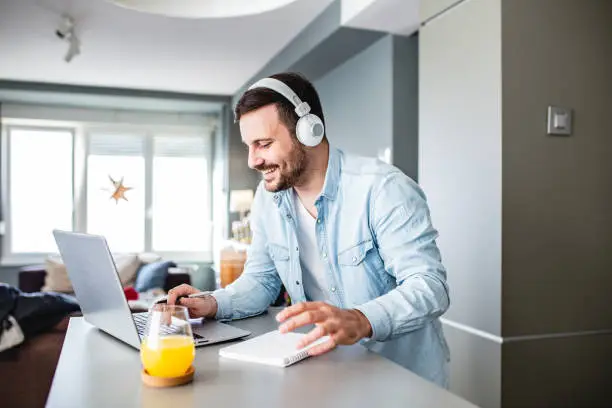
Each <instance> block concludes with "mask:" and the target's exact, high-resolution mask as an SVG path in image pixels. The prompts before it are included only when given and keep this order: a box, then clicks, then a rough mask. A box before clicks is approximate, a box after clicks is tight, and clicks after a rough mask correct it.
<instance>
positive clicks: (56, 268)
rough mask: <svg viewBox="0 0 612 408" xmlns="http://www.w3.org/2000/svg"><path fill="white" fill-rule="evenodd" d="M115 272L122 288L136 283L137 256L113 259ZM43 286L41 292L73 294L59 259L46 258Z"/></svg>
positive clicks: (138, 261)
mask: <svg viewBox="0 0 612 408" xmlns="http://www.w3.org/2000/svg"><path fill="white" fill-rule="evenodd" d="M114 259H115V265H116V266H117V272H118V273H119V279H120V280H121V285H122V286H127V285H131V284H133V283H134V282H135V281H136V274H137V273H138V268H139V267H140V265H142V262H141V261H140V258H139V257H138V255H135V254H134V255H131V254H130V255H118V256H116V257H114ZM45 270H46V271H47V275H46V276H45V286H43V288H42V290H43V291H46V292H49V291H51V292H61V293H73V292H74V289H73V288H72V284H71V283H70V279H69V278H68V272H67V271H66V266H65V265H64V263H63V262H62V260H61V259H60V258H51V257H50V258H47V259H46V260H45Z"/></svg>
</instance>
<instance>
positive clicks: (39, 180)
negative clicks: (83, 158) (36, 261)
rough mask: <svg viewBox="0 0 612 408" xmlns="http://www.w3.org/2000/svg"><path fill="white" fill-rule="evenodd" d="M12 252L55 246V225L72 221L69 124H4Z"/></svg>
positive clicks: (69, 224)
mask: <svg viewBox="0 0 612 408" xmlns="http://www.w3.org/2000/svg"><path fill="white" fill-rule="evenodd" d="M7 133H8V144H7V150H8V152H7V153H8V155H7V156H5V157H6V160H4V161H6V162H8V163H7V164H8V168H9V169H10V170H9V177H5V178H4V180H7V181H8V186H7V187H8V188H7V189H6V191H7V193H8V198H9V200H8V206H7V208H5V211H6V212H8V213H9V214H10V218H9V219H8V220H7V229H9V230H10V231H11V232H12V234H10V235H8V236H5V237H4V241H5V245H6V247H8V250H9V252H10V253H14V254H28V253H37V252H54V249H55V247H56V246H55V242H54V240H53V236H52V235H51V234H50V231H51V230H52V229H53V228H64V229H70V228H71V227H72V210H73V207H72V150H73V134H72V131H71V130H68V129H45V128H38V129H37V128H20V127H11V128H9V129H8V132H7Z"/></svg>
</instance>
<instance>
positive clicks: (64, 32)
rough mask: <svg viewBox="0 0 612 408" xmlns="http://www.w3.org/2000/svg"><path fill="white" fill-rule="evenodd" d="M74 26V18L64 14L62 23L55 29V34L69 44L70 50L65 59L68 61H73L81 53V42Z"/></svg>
mask: <svg viewBox="0 0 612 408" xmlns="http://www.w3.org/2000/svg"><path fill="white" fill-rule="evenodd" d="M74 27H75V24H74V19H73V18H72V17H70V16H68V15H64V16H63V17H62V21H61V22H60V25H59V26H58V27H57V28H56V29H55V35H57V37H58V38H60V39H62V40H64V41H66V42H67V43H68V44H69V45H68V51H67V52H66V55H65V56H64V61H66V62H70V61H72V59H73V58H74V57H75V56H77V55H79V54H80V53H81V42H80V41H79V39H78V37H77V36H76V34H75V32H74Z"/></svg>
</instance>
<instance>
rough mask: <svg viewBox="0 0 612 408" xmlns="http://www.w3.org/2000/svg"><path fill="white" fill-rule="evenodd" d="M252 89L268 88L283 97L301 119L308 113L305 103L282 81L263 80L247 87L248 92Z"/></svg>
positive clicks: (307, 106) (308, 108) (308, 109)
mask: <svg viewBox="0 0 612 408" xmlns="http://www.w3.org/2000/svg"><path fill="white" fill-rule="evenodd" d="M254 88H268V89H271V90H273V91H275V92H278V93H279V94H281V95H283V96H284V97H285V98H286V99H287V100H288V101H289V102H291V103H292V104H293V106H295V113H297V115H298V116H299V117H300V118H301V117H302V116H304V115H306V114H307V113H308V112H310V106H309V105H308V103H306V102H302V100H301V99H300V97H299V96H297V94H296V93H295V92H293V89H291V88H289V86H287V84H285V83H284V82H283V81H279V80H278V79H274V78H263V79H260V80H259V81H257V82H255V83H254V84H253V85H251V86H250V87H249V91H250V90H251V89H254Z"/></svg>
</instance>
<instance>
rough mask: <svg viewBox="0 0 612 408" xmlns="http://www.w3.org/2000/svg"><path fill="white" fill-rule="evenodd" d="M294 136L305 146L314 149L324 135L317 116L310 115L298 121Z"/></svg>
mask: <svg viewBox="0 0 612 408" xmlns="http://www.w3.org/2000/svg"><path fill="white" fill-rule="evenodd" d="M295 134H296V136H297V138H298V140H299V141H300V143H302V144H303V145H305V146H309V147H314V146H316V145H318V144H319V143H321V140H323V136H324V135H325V126H323V122H322V121H321V119H320V118H319V117H318V116H317V115H313V114H311V113H309V114H307V115H305V116H303V117H301V118H300V119H298V122H297V125H296V127H295Z"/></svg>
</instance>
